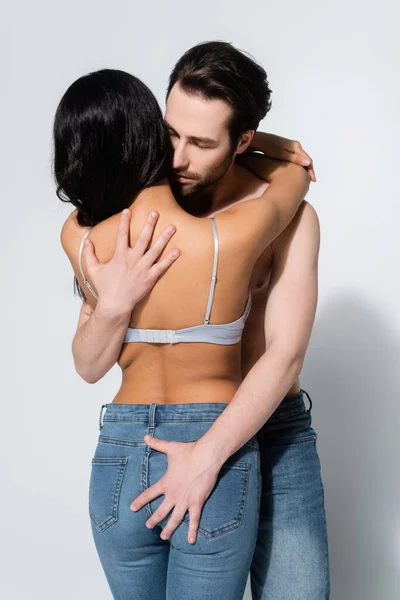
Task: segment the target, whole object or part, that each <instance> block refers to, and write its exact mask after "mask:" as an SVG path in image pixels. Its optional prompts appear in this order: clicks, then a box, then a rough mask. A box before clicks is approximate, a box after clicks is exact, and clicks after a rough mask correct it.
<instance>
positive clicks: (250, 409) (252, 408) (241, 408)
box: [201, 202, 320, 465]
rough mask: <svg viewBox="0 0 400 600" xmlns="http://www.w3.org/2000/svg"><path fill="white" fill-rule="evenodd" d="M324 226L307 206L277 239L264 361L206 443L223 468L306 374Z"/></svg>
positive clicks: (303, 206) (205, 438) (245, 381)
mask: <svg viewBox="0 0 400 600" xmlns="http://www.w3.org/2000/svg"><path fill="white" fill-rule="evenodd" d="M319 240H320V231H319V221H318V217H317V214H316V212H315V210H314V209H313V207H312V206H311V205H310V204H308V203H307V202H304V204H303V205H302V207H301V208H300V210H299V212H298V214H297V215H296V217H295V218H294V219H293V221H292V223H291V224H290V225H289V227H288V228H287V230H286V231H285V232H284V233H283V234H282V235H281V236H280V237H279V239H278V240H276V243H275V247H274V258H273V273H272V279H271V283H270V291H269V294H268V299H267V305H266V312H265V322H264V329H265V342H266V349H265V352H264V354H263V356H262V357H261V358H260V359H259V360H258V361H257V362H256V364H255V365H254V366H253V367H252V369H251V370H250V371H249V373H248V374H247V376H246V377H245V379H244V380H243V382H242V384H241V386H240V387H239V389H238V390H237V392H236V394H235V395H234V397H233V399H232V400H231V402H230V403H229V405H228V406H227V408H226V409H225V410H224V412H223V413H222V414H221V415H220V416H219V417H218V419H217V420H216V421H215V422H214V423H213V425H212V426H211V427H210V429H209V430H208V431H207V433H206V434H205V435H204V436H203V438H202V440H201V442H202V444H205V445H207V447H208V448H210V447H211V448H212V449H213V451H214V455H215V459H216V460H217V462H218V464H220V465H222V464H223V463H224V462H225V461H226V460H227V459H228V458H229V456H231V454H233V453H234V452H235V451H236V450H237V449H238V448H241V447H242V446H243V444H245V443H246V442H247V441H248V440H249V439H250V438H251V437H252V436H253V435H254V434H255V433H256V432H257V431H259V429H260V428H261V427H262V425H263V424H264V423H265V422H266V421H267V420H268V418H269V417H270V416H271V414H272V413H273V411H274V410H275V409H276V407H277V406H278V405H279V403H280V402H281V400H282V399H283V397H284V396H285V394H286V393H287V391H288V390H289V389H290V387H291V386H292V384H293V382H294V381H295V380H296V378H297V376H298V375H299V374H300V371H301V369H302V365H303V361H304V357H305V353H306V350H307V346H308V343H309V339H310V335H311V331H312V326H313V323H314V318H315V311H316V306H317V295H318V283H317V281H318V254H319Z"/></svg>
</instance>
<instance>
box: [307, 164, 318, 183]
mask: <svg viewBox="0 0 400 600" xmlns="http://www.w3.org/2000/svg"><path fill="white" fill-rule="evenodd" d="M307 171H308V174H309V176H310V179H311V181H313V182H314V183H316V181H317V178H316V175H315V171H314V165H313V163H311V165H310V166H309V167H308V168H307Z"/></svg>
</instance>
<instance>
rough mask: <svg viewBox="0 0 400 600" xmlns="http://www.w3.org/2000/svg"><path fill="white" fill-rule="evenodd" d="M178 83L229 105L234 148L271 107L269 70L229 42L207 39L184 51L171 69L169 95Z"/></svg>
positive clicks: (190, 90) (187, 90)
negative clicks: (231, 114) (231, 110)
mask: <svg viewBox="0 0 400 600" xmlns="http://www.w3.org/2000/svg"><path fill="white" fill-rule="evenodd" d="M177 82H179V85H180V87H181V88H182V89H183V90H184V91H185V92H186V93H187V94H190V95H200V96H201V97H202V98H207V99H214V98H218V99H220V100H224V101H225V102H227V103H228V104H230V106H231V107H232V109H233V117H232V119H231V122H230V124H229V134H230V138H231V144H232V149H235V148H236V146H237V143H238V141H239V138H240V136H241V135H242V133H244V132H245V131H249V130H256V129H257V127H258V125H259V123H260V121H261V120H262V119H263V118H264V117H265V115H266V114H267V112H268V111H269V109H270V108H271V99H270V98H271V93H272V90H271V89H270V88H269V85H268V79H267V73H266V72H265V70H264V69H263V68H262V67H261V66H260V65H258V64H257V63H256V62H255V61H254V60H253V59H252V58H250V57H249V56H246V55H245V54H244V53H243V52H241V51H240V50H238V49H237V48H235V47H234V46H232V44H230V43H228V42H217V41H216V42H204V43H201V44H198V45H197V46H194V47H193V48H190V50H188V51H187V52H185V54H184V55H183V56H182V57H181V58H180V59H179V60H178V62H177V63H176V65H175V67H174V68H173V70H172V72H171V75H170V78H169V84H168V89H167V98H168V96H169V94H170V92H171V89H172V88H173V86H174V85H175V83H177Z"/></svg>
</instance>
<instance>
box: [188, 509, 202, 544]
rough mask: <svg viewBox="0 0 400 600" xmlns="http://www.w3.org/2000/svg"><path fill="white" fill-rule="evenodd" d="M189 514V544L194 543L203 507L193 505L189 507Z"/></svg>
mask: <svg viewBox="0 0 400 600" xmlns="http://www.w3.org/2000/svg"><path fill="white" fill-rule="evenodd" d="M189 515H190V517H189V532H188V542H189V544H194V543H195V541H196V537H197V531H198V529H199V524H200V516H201V507H199V506H198V505H197V506H192V508H190V509H189Z"/></svg>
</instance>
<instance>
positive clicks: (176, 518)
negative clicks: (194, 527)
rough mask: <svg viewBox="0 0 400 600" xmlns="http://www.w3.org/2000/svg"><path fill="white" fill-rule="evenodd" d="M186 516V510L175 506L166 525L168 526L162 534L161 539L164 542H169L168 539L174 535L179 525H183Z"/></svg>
mask: <svg viewBox="0 0 400 600" xmlns="http://www.w3.org/2000/svg"><path fill="white" fill-rule="evenodd" d="M185 514H186V508H184V507H178V506H175V508H174V510H173V511H172V515H171V516H170V518H169V521H168V523H167V524H166V526H165V527H164V529H163V530H162V532H161V534H160V538H162V539H163V540H168V538H169V537H170V536H171V535H172V533H173V532H174V531H175V529H176V528H177V527H178V525H180V524H181V523H182V520H183V517H184V516H185Z"/></svg>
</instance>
